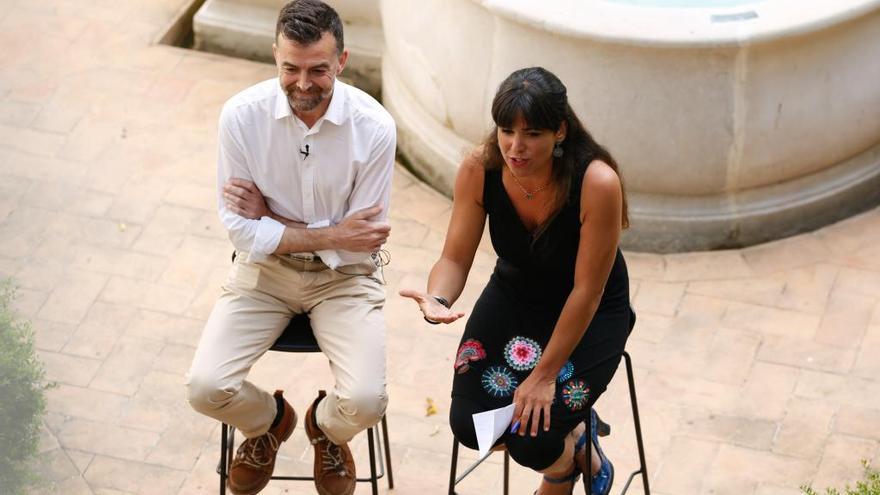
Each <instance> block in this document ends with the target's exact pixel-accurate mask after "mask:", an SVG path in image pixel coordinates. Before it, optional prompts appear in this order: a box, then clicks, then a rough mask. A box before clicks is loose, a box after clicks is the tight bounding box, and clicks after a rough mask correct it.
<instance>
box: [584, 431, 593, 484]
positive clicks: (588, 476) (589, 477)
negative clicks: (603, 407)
mask: <svg viewBox="0 0 880 495" xmlns="http://www.w3.org/2000/svg"><path fill="white" fill-rule="evenodd" d="M584 425H586V427H587V445H586V447H587V472H586V473H584V493H585V494H586V495H593V422H592V421H591V420H590V419H587V420H586V421H585V422H584Z"/></svg>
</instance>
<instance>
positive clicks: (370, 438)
mask: <svg viewBox="0 0 880 495" xmlns="http://www.w3.org/2000/svg"><path fill="white" fill-rule="evenodd" d="M367 444H368V445H369V448H368V449H367V450H369V451H370V486H371V487H372V488H373V495H379V483H377V482H376V444H375V441H374V440H373V428H367Z"/></svg>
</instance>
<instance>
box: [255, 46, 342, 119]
mask: <svg viewBox="0 0 880 495" xmlns="http://www.w3.org/2000/svg"><path fill="white" fill-rule="evenodd" d="M272 52H273V54H274V55H275V65H277V66H278V78H279V81H280V83H281V88H282V89H284V93H285V94H286V95H287V101H289V102H290V107H291V108H292V109H293V111H294V113H296V114H298V115H299V114H311V113H316V114H318V115H323V113H324V111H326V110H327V105H329V103H330V95H332V94H333V83H334V82H335V81H336V76H337V75H339V73H340V72H342V69H343V68H344V67H345V62H346V60H347V59H348V51H347V50H344V51H343V52H342V54H338V53H337V52H336V38H334V37H333V35H332V34H331V33H328V32H325V33H323V35H322V36H321V39H319V40H318V41H316V42H314V43H312V44H310V45H300V44H299V43H297V42H295V41H292V40H289V39H287V38H285V37H284V34H283V33H282V34H279V35H278V39H277V40H276V42H275V45H273V46H272Z"/></svg>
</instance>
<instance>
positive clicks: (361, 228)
mask: <svg viewBox="0 0 880 495" xmlns="http://www.w3.org/2000/svg"><path fill="white" fill-rule="evenodd" d="M381 212H382V207H381V206H373V207H370V208H367V209H364V210H360V211H358V212H355V213H352V214H351V215H349V216H347V217H345V218H344V219H343V220H342V221H341V222H339V224H337V225H336V226H335V227H333V230H334V236H333V239H334V241H333V244H334V246H333V248H334V249H344V250H346V251H354V252H363V253H372V252H375V251H378V250H379V248H380V247H382V244H385V241H386V240H387V239H388V234H390V233H391V226H390V225H388V224H387V223H384V222H371V221H370V220H368V219H369V218H373V217H375V216H376V215H378V214H379V213H381Z"/></svg>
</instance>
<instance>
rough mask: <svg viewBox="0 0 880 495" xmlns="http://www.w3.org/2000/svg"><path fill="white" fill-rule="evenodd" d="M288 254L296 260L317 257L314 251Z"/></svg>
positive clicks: (308, 259) (307, 259)
mask: <svg viewBox="0 0 880 495" xmlns="http://www.w3.org/2000/svg"><path fill="white" fill-rule="evenodd" d="M288 256H289V257H290V259H293V260H296V261H315V260H316V259H317V258H318V257H317V256H316V255H315V253H290V254H289V255H288Z"/></svg>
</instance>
